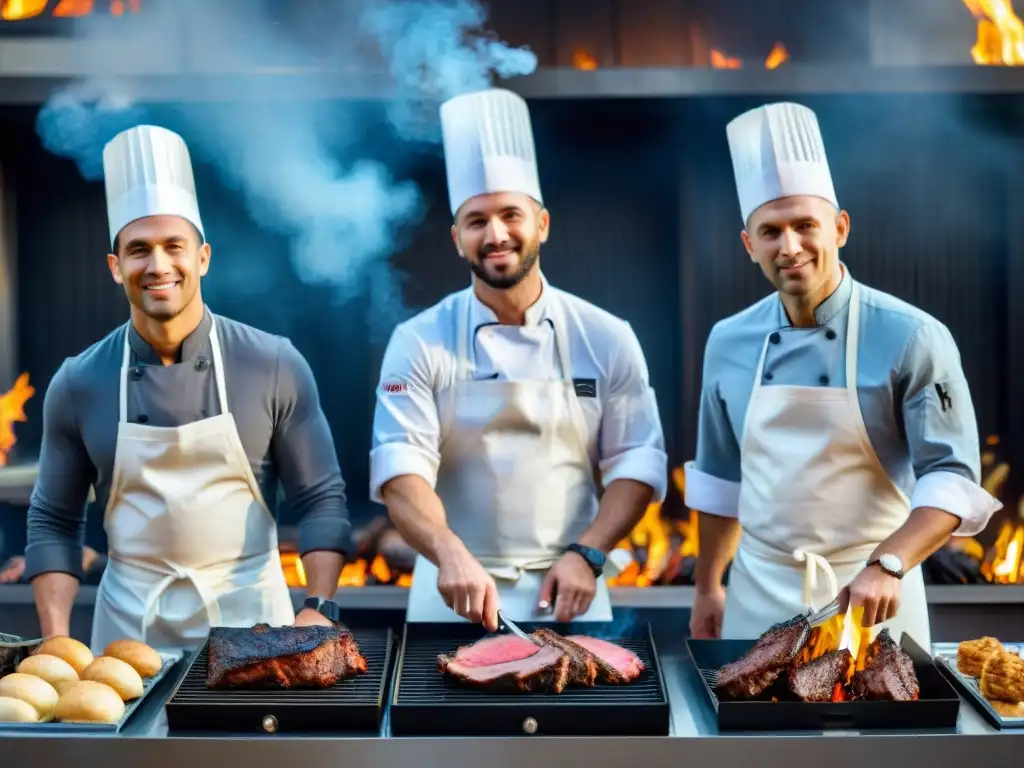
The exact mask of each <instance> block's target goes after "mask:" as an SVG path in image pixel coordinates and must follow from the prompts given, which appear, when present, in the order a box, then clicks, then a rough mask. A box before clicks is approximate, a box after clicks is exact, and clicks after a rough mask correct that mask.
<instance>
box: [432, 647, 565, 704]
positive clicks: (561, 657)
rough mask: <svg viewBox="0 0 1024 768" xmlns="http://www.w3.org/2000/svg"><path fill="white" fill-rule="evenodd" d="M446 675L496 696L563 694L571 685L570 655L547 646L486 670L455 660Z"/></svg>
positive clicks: (450, 660) (451, 661)
mask: <svg viewBox="0 0 1024 768" xmlns="http://www.w3.org/2000/svg"><path fill="white" fill-rule="evenodd" d="M517 639H518V638H517ZM523 642H525V641H523ZM528 644H529V643H528ZM456 656H457V654H456ZM443 672H444V673H445V674H446V675H449V676H451V677H453V678H455V679H456V680H458V681H459V682H460V683H462V684H464V685H473V686H479V687H481V688H486V689H488V690H491V691H495V692H499V691H501V692H504V691H509V692H516V693H529V692H536V691H550V692H552V693H561V692H562V691H563V690H565V686H566V684H567V683H568V681H569V654H567V653H565V652H564V651H562V650H561V649H559V648H556V647H555V646H553V645H545V646H543V647H541V648H537V650H536V652H535V653H532V654H530V655H529V656H526V657H525V658H520V659H515V660H512V661H505V662H502V663H499V664H488V665H486V666H479V665H476V666H474V665H472V664H465V663H463V662H462V661H459V660H458V658H456V657H454V656H453V657H452V658H450V659H449V660H448V661H447V662H446V663H445V665H444V667H443Z"/></svg>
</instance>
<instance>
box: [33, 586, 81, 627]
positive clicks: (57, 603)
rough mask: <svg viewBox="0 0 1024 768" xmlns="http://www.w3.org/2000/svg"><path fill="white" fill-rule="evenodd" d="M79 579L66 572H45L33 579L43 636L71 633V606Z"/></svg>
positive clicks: (37, 611) (34, 594)
mask: <svg viewBox="0 0 1024 768" xmlns="http://www.w3.org/2000/svg"><path fill="white" fill-rule="evenodd" d="M77 593H78V579H76V578H75V577H74V576H71V575H69V574H66V573H44V574H40V575H39V576H37V577H36V578H35V579H33V580H32V594H33V596H34V597H35V601H36V613H38V614H39V626H40V628H41V629H42V634H43V637H52V636H54V635H65V636H66V635H70V634H71V608H72V606H73V605H74V602H75V595H76V594H77Z"/></svg>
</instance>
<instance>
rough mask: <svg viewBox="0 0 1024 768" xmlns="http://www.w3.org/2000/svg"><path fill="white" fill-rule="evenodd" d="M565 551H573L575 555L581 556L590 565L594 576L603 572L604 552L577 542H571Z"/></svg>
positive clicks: (598, 575)
mask: <svg viewBox="0 0 1024 768" xmlns="http://www.w3.org/2000/svg"><path fill="white" fill-rule="evenodd" d="M565 549H566V551H567V552H575V553H576V554H577V555H579V556H580V557H582V558H583V560H584V562H586V564H587V565H589V566H590V570H592V571H593V572H594V576H597V577H600V576H601V574H602V573H604V563H605V560H606V557H605V554H604V552H602V551H601V550H599V549H594V548H593V547H587V546H584V545H583V544H577V543H576V542H573V543H572V544H570V545H569V546H568V547H566V548H565Z"/></svg>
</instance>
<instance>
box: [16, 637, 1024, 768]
mask: <svg viewBox="0 0 1024 768" xmlns="http://www.w3.org/2000/svg"><path fill="white" fill-rule="evenodd" d="M661 648H662V651H661V661H662V665H663V668H664V676H665V681H666V686H667V689H668V696H669V702H670V705H671V709H672V722H671V727H672V732H671V735H670V736H668V737H661V738H652V737H643V738H622V737H608V738H591V737H587V738H561V737H557V738H556V737H529V736H524V737H521V738H501V739H498V738H494V739H482V738H395V737H391V736H390V733H389V729H388V726H387V716H386V715H385V723H384V725H383V727H382V729H381V733H380V735H379V737H376V738H374V737H361V738H351V737H344V736H331V735H315V736H312V735H306V736H301V737H288V736H281V735H276V736H255V737H254V736H239V735H233V734H224V735H220V736H194V737H190V736H187V735H184V734H181V735H179V734H173V735H170V734H168V733H167V728H166V724H165V722H166V721H165V719H164V710H163V702H164V701H165V700H166V697H167V696H168V695H169V693H170V691H171V689H172V688H173V687H174V684H175V681H176V680H177V678H178V677H179V676H180V674H181V672H182V671H183V669H184V662H182V664H181V665H179V669H178V670H176V672H175V673H174V674H171V675H169V676H168V679H166V680H165V681H163V682H162V683H161V684H160V685H159V686H158V687H157V688H156V689H155V690H154V691H153V694H152V695H151V697H150V700H149V701H147V702H144V703H143V704H142V706H141V707H140V708H139V710H138V711H137V713H136V715H135V717H134V718H133V720H131V721H130V722H129V723H128V724H127V725H126V726H125V728H124V729H123V730H122V733H121V734H120V735H119V736H110V737H103V736H62V737H58V738H54V737H52V736H47V737H39V736H20V735H19V736H16V737H14V736H9V737H6V738H2V737H0V754H2V755H3V763H4V764H5V765H17V766H19V768H22V767H23V766H35V765H39V766H44V765H49V764H55V765H60V766H61V767H62V768H70V767H71V766H79V765H80V766H89V767H90V768H92V767H95V766H120V765H133V766H134V765H139V766H142V765H144V766H146V767H147V768H165V767H166V768H172V767H173V768H180V766H187V768H206V767H207V766H211V767H213V766H215V767H216V768H225V766H229V765H244V766H245V768H257V766H274V767H275V768H280V767H281V766H282V765H284V764H287V763H288V762H296V761H301V762H302V764H304V765H306V764H312V765H316V766H319V767H321V768H326V767H327V766H344V767H345V768H363V767H364V766H365V768H371V767H372V768H381V766H388V767H389V768H390V767H391V766H415V768H430V767H432V766H438V767H439V768H441V767H442V766H443V768H452V767H453V766H458V765H469V764H471V763H476V762H479V761H481V760H485V761H486V762H487V763H488V764H489V765H491V766H494V768H505V767H506V766H507V767H508V768H523V766H528V765H535V766H548V765H552V766H553V765H558V766H562V767H563V768H564V767H565V766H568V765H571V764H574V763H575V764H582V765H586V766H588V768H604V766H608V767H609V768H612V767H613V766H614V768H622V767H623V766H638V765H645V766H646V765H670V764H671V765H679V764H687V763H693V764H695V765H714V766H722V767H723V768H728V767H731V766H739V765H743V764H745V763H749V764H754V765H757V766H761V767H764V768H772V767H773V766H785V767H786V768H792V766H793V765H794V762H793V761H794V760H797V759H800V758H803V759H809V760H813V761H815V762H817V761H822V760H827V765H828V766H829V768H842V767H843V766H851V767H854V766H855V767H856V768H864V766H865V765H870V764H877V763H879V762H880V761H884V762H886V763H890V762H894V763H895V764H897V765H908V764H914V765H929V766H947V765H949V766H954V765H955V766H961V767H965V766H970V765H993V764H996V763H997V762H1001V763H1004V764H1009V763H1010V761H1016V760H1019V758H1020V754H1021V752H1022V751H1024V731H1004V732H1000V731H998V730H996V729H994V728H992V727H991V726H989V724H988V723H987V722H986V721H985V720H984V719H983V718H982V717H981V715H980V714H979V713H978V711H977V710H976V709H975V708H974V706H973V705H972V704H971V703H970V702H969V701H967V700H963V701H962V702H961V709H960V718H959V722H958V724H957V727H956V729H948V730H937V731H911V732H888V731H887V732H878V731H872V732H868V731H863V732H862V731H830V732H824V733H823V732H812V733H807V732H788V733H785V734H780V733H772V734H766V733H743V734H732V733H729V734H726V735H720V734H719V733H718V731H717V728H716V726H715V724H714V719H713V713H712V712H711V710H710V709H709V708H708V707H707V705H706V704H705V700H704V699H703V698H702V696H701V693H700V680H699V678H698V677H697V675H696V673H695V671H694V670H693V668H692V666H690V664H689V662H688V658H687V656H686V650H685V645H683V644H682V643H679V644H677V645H675V646H672V647H668V648H666V647H665V644H664V643H663V644H662V645H661ZM853 736H857V737H858V738H852V737H853Z"/></svg>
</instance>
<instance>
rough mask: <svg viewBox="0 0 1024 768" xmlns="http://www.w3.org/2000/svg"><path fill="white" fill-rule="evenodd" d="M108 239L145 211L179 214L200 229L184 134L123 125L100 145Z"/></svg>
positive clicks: (156, 128)
mask: <svg viewBox="0 0 1024 768" xmlns="http://www.w3.org/2000/svg"><path fill="white" fill-rule="evenodd" d="M103 178H104V184H105V185H106V191H107V221H108V224H109V226H110V242H111V245H113V242H114V239H115V238H116V237H117V233H118V232H120V231H121V230H122V229H124V227H125V226H126V225H127V224H130V223H131V222H133V221H135V220H136V219H141V218H143V217H144V216H180V217H182V218H183V219H186V220H188V221H190V222H191V223H192V224H194V225H195V227H196V229H198V230H199V233H200V235H203V237H204V239H205V234H204V232H203V222H202V219H201V218H200V217H199V201H198V200H197V198H196V184H195V179H194V177H193V176H192V161H191V158H190V157H189V152H188V146H187V145H186V144H185V140H184V139H182V138H181V136H179V135H178V134H176V133H174V132H173V131H169V130H167V129H166V128H160V127H157V126H155V125H138V126H135V127H134V128H129V129H128V130H126V131H122V132H121V133H119V134H117V136H115V137H114V138H113V139H111V140H110V141H109V142H108V143H107V145H106V146H105V147H104V148H103Z"/></svg>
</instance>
